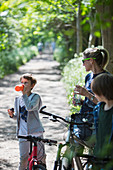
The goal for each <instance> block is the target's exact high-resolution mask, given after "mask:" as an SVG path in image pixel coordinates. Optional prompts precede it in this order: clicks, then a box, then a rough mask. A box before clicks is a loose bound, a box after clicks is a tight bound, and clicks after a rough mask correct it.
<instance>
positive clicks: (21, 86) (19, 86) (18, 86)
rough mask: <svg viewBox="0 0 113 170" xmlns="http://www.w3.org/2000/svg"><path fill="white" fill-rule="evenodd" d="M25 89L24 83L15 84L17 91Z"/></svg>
mask: <svg viewBox="0 0 113 170" xmlns="http://www.w3.org/2000/svg"><path fill="white" fill-rule="evenodd" d="M23 89H24V84H22V85H17V86H15V90H16V91H23Z"/></svg>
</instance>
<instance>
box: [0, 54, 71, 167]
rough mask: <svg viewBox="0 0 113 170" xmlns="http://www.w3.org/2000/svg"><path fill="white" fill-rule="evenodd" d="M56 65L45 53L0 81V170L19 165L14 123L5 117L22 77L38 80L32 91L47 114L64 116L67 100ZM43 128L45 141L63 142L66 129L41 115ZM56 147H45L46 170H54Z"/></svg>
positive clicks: (67, 110) (66, 110) (66, 112)
mask: <svg viewBox="0 0 113 170" xmlns="http://www.w3.org/2000/svg"><path fill="white" fill-rule="evenodd" d="M58 66H59V64H58V63H57V62H56V61H53V59H52V55H49V54H44V55H43V56H42V57H41V58H40V56H37V57H36V58H34V59H32V60H31V61H30V62H28V63H27V64H26V65H24V66H21V67H20V69H19V71H18V72H16V73H15V74H11V75H9V76H6V77H5V78H4V79H3V80H0V170H17V169H18V168H17V167H18V162H19V151H18V140H17V139H16V136H15V129H16V121H14V120H11V119H10V118H9V117H8V115H7V109H8V108H10V107H12V106H13V103H14V98H15V96H16V95H18V93H17V92H15V90H14V86H15V85H16V84H19V81H18V80H19V77H20V75H21V74H23V73H26V72H30V73H32V74H33V75H34V76H35V77H36V79H37V85H36V87H35V88H34V92H38V93H39V94H40V95H41V97H42V101H43V105H46V106H47V109H46V110H47V111H49V112H53V113H55V114H59V115H62V116H64V117H65V116H66V115H68V114H69V107H68V104H67V99H66V92H65V90H64V85H63V83H62V82H61V81H60V80H61V75H60V71H59V69H58ZM40 117H41V120H42V123H43V126H44V128H45V134H44V136H45V138H51V139H55V140H56V139H57V140H59V141H62V139H63V136H64V132H65V130H66V129H65V128H64V127H63V126H62V125H61V124H59V123H52V122H50V121H49V120H45V119H43V118H42V115H40ZM56 151H57V147H56V146H47V145H46V154H47V169H48V170H52V169H53V162H54V160H55V157H56Z"/></svg>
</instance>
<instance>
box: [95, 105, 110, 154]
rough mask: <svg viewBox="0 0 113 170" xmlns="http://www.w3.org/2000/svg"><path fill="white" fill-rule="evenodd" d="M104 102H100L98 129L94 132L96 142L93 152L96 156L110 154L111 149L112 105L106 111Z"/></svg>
mask: <svg viewBox="0 0 113 170" xmlns="http://www.w3.org/2000/svg"><path fill="white" fill-rule="evenodd" d="M104 105H105V103H102V105H101V106H100V111H99V120H98V131H97V134H96V144H95V148H94V154H95V155H96V156H102V157H104V156H108V155H112V154H113V153H112V149H111V147H112V146H110V144H109V140H110V136H111V131H112V115H113V107H112V108H111V109H109V110H107V111H105V110H104Z"/></svg>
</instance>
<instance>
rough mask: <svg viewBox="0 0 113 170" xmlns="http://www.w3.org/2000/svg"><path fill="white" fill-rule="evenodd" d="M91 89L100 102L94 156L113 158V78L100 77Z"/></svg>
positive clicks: (92, 84)
mask: <svg viewBox="0 0 113 170" xmlns="http://www.w3.org/2000/svg"><path fill="white" fill-rule="evenodd" d="M91 89H92V91H93V93H94V94H95V97H96V98H97V99H98V101H99V102H100V103H99V104H98V105H99V107H97V114H96V117H95V115H94V120H95V125H96V144H95V147H94V154H95V155H96V156H99V157H102V158H104V157H109V156H110V157H112V158H113V146H112V142H113V141H112V138H113V136H112V134H113V76H112V75H111V74H106V73H104V74H101V75H98V76H97V77H96V78H95V79H94V80H93V81H92V83H91ZM111 167H113V165H112V166H111ZM110 170H111V169H110Z"/></svg>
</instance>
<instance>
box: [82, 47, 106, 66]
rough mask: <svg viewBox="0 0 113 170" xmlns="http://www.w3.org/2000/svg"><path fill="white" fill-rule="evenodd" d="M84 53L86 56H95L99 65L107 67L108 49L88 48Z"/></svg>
mask: <svg viewBox="0 0 113 170" xmlns="http://www.w3.org/2000/svg"><path fill="white" fill-rule="evenodd" d="M83 55H84V56H85V58H95V61H96V63H97V65H98V66H99V67H100V68H101V69H105V68H106V66H107V64H108V62H109V54H108V51H107V50H106V49H99V48H97V47H94V48H87V49H86V50H85V51H84V52H83Z"/></svg>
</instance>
